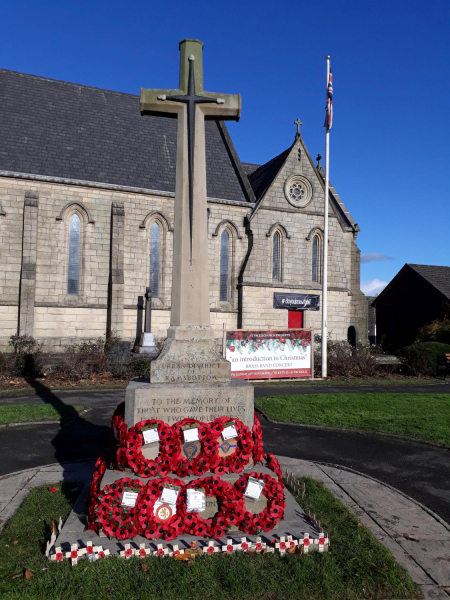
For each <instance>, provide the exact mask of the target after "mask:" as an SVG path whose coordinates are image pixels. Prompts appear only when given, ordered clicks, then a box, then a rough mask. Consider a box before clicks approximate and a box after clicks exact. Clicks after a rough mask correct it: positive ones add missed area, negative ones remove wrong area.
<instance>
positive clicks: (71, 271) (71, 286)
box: [67, 214, 81, 296]
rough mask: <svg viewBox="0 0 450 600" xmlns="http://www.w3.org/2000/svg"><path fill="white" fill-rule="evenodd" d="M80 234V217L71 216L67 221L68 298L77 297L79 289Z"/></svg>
mask: <svg viewBox="0 0 450 600" xmlns="http://www.w3.org/2000/svg"><path fill="white" fill-rule="evenodd" d="M80 233H81V221H80V217H79V216H78V215H77V214H73V215H72V216H71V217H70V219H69V264H68V269H67V294H68V295H69V296H78V290H79V287H80Z"/></svg>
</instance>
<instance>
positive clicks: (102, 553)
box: [94, 546, 109, 560]
mask: <svg viewBox="0 0 450 600" xmlns="http://www.w3.org/2000/svg"><path fill="white" fill-rule="evenodd" d="M94 553H95V554H94V556H95V560H101V559H102V558H105V557H106V556H109V550H108V548H106V550H103V546H94Z"/></svg>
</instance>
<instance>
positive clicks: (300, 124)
mask: <svg viewBox="0 0 450 600" xmlns="http://www.w3.org/2000/svg"><path fill="white" fill-rule="evenodd" d="M294 125H297V137H300V127H301V126H302V125H303V123H302V122H301V121H300V119H297V120H296V121H294Z"/></svg>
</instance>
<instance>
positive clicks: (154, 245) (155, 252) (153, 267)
mask: <svg viewBox="0 0 450 600" xmlns="http://www.w3.org/2000/svg"><path fill="white" fill-rule="evenodd" d="M160 256H161V230H160V228H159V225H158V223H156V221H155V222H154V223H152V225H151V227H150V273H149V285H150V288H151V290H152V297H153V298H159V272H160V264H161V263H160Z"/></svg>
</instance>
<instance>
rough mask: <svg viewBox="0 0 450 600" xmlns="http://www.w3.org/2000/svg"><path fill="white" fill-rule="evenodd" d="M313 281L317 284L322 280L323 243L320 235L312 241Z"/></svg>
mask: <svg viewBox="0 0 450 600" xmlns="http://www.w3.org/2000/svg"><path fill="white" fill-rule="evenodd" d="M312 280H313V281H316V282H317V283H320V282H321V280H322V255H321V243H320V237H319V236H318V235H315V236H314V237H313V241H312Z"/></svg>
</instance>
